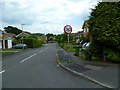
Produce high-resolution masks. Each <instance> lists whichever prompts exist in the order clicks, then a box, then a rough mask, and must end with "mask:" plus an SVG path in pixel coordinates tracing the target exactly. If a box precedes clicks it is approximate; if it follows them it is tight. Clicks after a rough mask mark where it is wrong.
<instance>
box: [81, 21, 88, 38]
mask: <svg viewBox="0 0 120 90" xmlns="http://www.w3.org/2000/svg"><path fill="white" fill-rule="evenodd" d="M87 22H88V21H87V20H85V21H84V23H83V26H82V29H83V35H84V37H86V36H87V35H88V32H89V25H88V23H87Z"/></svg>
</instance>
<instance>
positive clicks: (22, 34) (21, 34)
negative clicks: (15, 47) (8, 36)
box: [16, 32, 30, 37]
mask: <svg viewBox="0 0 120 90" xmlns="http://www.w3.org/2000/svg"><path fill="white" fill-rule="evenodd" d="M19 36H25V37H28V36H30V34H28V33H25V32H22V33H20V34H18V35H17V36H16V37H19Z"/></svg>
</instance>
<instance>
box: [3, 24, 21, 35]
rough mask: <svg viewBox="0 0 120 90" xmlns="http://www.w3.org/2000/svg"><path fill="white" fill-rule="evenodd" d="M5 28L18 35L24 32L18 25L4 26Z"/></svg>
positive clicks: (8, 31)
mask: <svg viewBox="0 0 120 90" xmlns="http://www.w3.org/2000/svg"><path fill="white" fill-rule="evenodd" d="M4 29H5V32H7V33H14V34H16V35H18V34H20V33H21V32H22V30H20V29H18V28H17V27H13V26H8V27H4Z"/></svg>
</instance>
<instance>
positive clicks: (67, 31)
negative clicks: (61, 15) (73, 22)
mask: <svg viewBox="0 0 120 90" xmlns="http://www.w3.org/2000/svg"><path fill="white" fill-rule="evenodd" d="M64 32H65V33H67V34H70V33H71V32H72V27H71V26H70V25H66V26H65V27H64Z"/></svg>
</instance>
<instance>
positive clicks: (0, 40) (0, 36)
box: [0, 30, 12, 49]
mask: <svg viewBox="0 0 120 90" xmlns="http://www.w3.org/2000/svg"><path fill="white" fill-rule="evenodd" d="M9 48H12V36H11V35H9V34H8V33H6V32H5V31H2V30H0V49H9Z"/></svg>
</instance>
